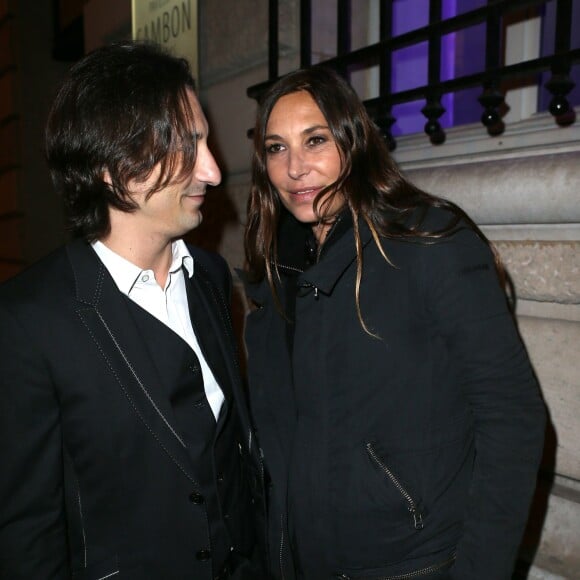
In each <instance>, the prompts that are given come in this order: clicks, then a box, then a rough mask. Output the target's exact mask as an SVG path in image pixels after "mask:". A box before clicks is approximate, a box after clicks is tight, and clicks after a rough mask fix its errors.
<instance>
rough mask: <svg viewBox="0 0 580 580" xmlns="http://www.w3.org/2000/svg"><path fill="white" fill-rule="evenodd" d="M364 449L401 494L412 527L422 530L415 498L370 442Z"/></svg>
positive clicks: (421, 518) (421, 516) (421, 521)
mask: <svg viewBox="0 0 580 580" xmlns="http://www.w3.org/2000/svg"><path fill="white" fill-rule="evenodd" d="M366 449H367V452H368V454H369V455H370V457H371V459H372V460H373V461H374V462H375V463H376V464H377V465H378V466H379V468H380V469H381V471H382V472H383V473H385V474H386V476H387V477H388V478H389V480H390V481H391V483H392V484H393V485H394V486H395V487H396V488H397V490H398V492H399V493H400V494H401V496H403V499H404V500H405V501H406V502H407V509H408V510H409V512H410V514H411V516H412V517H413V527H414V528H415V529H416V530H422V529H423V527H424V524H423V514H421V512H420V510H419V508H418V506H417V504H416V503H415V500H414V499H413V498H412V497H411V495H410V494H409V492H408V491H407V490H406V489H405V488H404V487H403V485H402V484H401V482H400V481H399V480H398V479H397V477H396V476H395V475H394V474H393V472H392V471H391V470H390V469H389V468H388V467H387V466H386V465H385V462H384V461H383V460H382V459H381V458H380V457H379V456H378V455H377V453H376V451H375V450H374V448H373V444H372V443H367V444H366Z"/></svg>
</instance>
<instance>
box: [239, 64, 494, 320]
mask: <svg viewBox="0 0 580 580" xmlns="http://www.w3.org/2000/svg"><path fill="white" fill-rule="evenodd" d="M299 91H306V92H308V93H309V94H310V96H311V97H312V98H313V99H314V101H315V102H316V104H317V105H318V107H319V108H320V111H321V112H322V114H323V115H324V117H325V119H326V121H327V123H328V127H329V129H330V132H331V133H332V136H333V138H334V141H335V142H336V146H337V148H338V151H339V154H340V157H341V171H340V175H339V177H338V179H337V181H336V182H335V183H334V184H332V185H331V186H329V187H328V188H326V189H324V190H323V191H321V192H320V193H319V194H318V196H317V198H316V200H315V204H314V207H315V212H316V213H317V214H318V216H319V219H320V221H321V222H324V221H325V219H327V218H328V216H325V213H324V212H325V208H327V207H331V206H332V199H333V198H334V197H335V196H337V195H339V196H343V198H344V202H345V204H346V206H347V207H348V209H349V210H350V213H351V215H352V218H353V224H354V236H355V246H356V254H357V260H356V262H357V278H356V289H355V294H356V298H355V299H356V305H357V311H358V313H359V319H360V321H361V324H362V325H363V327H364V328H365V329H366V325H365V324H364V321H363V320H362V316H361V314H360V305H359V291H360V282H361V279H362V269H363V256H362V242H361V237H360V232H359V223H360V221H359V220H360V219H362V220H364V222H366V224H367V225H368V227H369V229H370V231H371V233H372V236H373V238H374V241H375V243H376V245H377V247H378V249H379V250H380V251H381V253H382V255H383V256H384V257H385V259H386V260H387V261H388V257H387V256H386V254H385V252H384V250H383V247H382V245H381V241H380V238H381V237H384V238H410V237H413V238H417V237H420V238H426V239H434V238H440V237H444V236H447V235H449V234H450V233H452V232H453V231H454V229H455V228H456V226H457V225H458V223H459V222H460V221H464V222H466V223H467V224H469V225H470V226H471V227H473V228H474V230H475V231H476V232H477V233H478V234H479V235H480V236H481V237H482V238H484V239H485V237H484V236H483V234H482V233H481V232H480V230H479V229H478V228H477V226H476V225H475V224H474V223H473V221H472V220H471V219H470V218H469V217H468V216H467V215H466V214H465V212H463V211H462V210H461V209H460V208H459V207H457V206H456V205H455V204H453V203H451V202H449V201H447V200H443V199H440V198H438V197H435V196H433V195H430V194H428V193H426V192H424V191H422V190H421V189H419V188H418V187H416V186H415V185H413V184H412V183H410V182H409V181H408V180H407V179H406V178H405V177H404V176H403V175H402V173H401V171H400V170H399V168H398V166H397V164H396V163H395V161H394V160H393V159H392V157H391V155H390V153H389V150H388V148H387V146H386V143H385V139H384V138H383V136H382V135H381V133H380V131H379V129H378V128H377V126H376V125H375V124H374V123H373V122H372V120H371V119H370V117H369V116H368V114H367V112H366V109H365V107H364V105H363V104H362V102H361V101H360V99H359V98H358V96H357V94H356V93H355V91H354V90H353V89H352V87H351V86H350V85H349V84H348V83H347V82H346V81H345V80H344V79H343V78H342V77H340V76H339V75H338V74H337V73H335V72H334V71H332V70H330V69H328V68H323V67H312V68H309V69H302V70H297V71H295V72H292V73H289V74H288V75H286V76H284V77H282V78H281V79H279V80H278V81H277V82H276V83H274V84H273V85H272V86H271V87H270V89H269V90H268V91H267V92H266V94H265V95H264V96H263V98H262V100H261V101H260V104H259V107H258V112H257V117H256V125H255V128H254V153H253V160H252V188H251V192H250V198H249V201H248V220H247V225H246V231H245V250H246V261H247V268H248V274H249V276H250V279H251V280H253V281H259V280H262V279H263V278H264V277H266V278H267V279H268V282H269V285H270V287H271V289H272V292H273V294H274V296H276V290H275V284H274V280H275V278H277V277H278V268H277V248H276V245H277V235H278V223H279V220H280V212H281V203H280V199H279V195H278V192H277V191H276V189H275V188H274V187H273V186H272V184H271V183H270V180H269V178H268V172H267V167H266V146H265V135H266V128H267V124H268V119H269V117H270V114H271V112H272V109H273V108H274V106H275V104H276V103H277V102H278V100H279V99H280V98H281V97H283V96H285V95H288V94H291V93H295V92H299ZM323 198H324V201H323V202H322V203H321V200H322V199H323ZM431 207H440V208H446V209H447V210H449V211H450V214H449V215H450V220H449V222H448V223H447V224H446V225H445V227H444V228H443V229H440V230H437V231H429V230H428V229H426V228H425V227H424V225H423V219H424V217H425V215H426V214H427V212H428V210H429V208H431ZM497 262H498V259H497V255H496V263H497Z"/></svg>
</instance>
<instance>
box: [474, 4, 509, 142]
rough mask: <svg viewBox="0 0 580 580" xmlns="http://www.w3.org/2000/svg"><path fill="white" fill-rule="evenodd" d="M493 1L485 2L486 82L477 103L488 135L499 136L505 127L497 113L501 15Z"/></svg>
mask: <svg viewBox="0 0 580 580" xmlns="http://www.w3.org/2000/svg"><path fill="white" fill-rule="evenodd" d="M494 3H495V0H487V4H488V8H487V9H488V15H487V19H486V30H485V71H486V80H485V81H484V83H483V93H482V94H481V96H479V97H478V99H477V100H478V101H479V102H480V104H481V105H482V107H483V109H484V110H483V114H482V115H481V122H482V124H483V125H484V126H485V127H486V128H487V132H488V133H489V134H490V135H501V133H503V132H504V129H505V125H504V122H503V121H502V118H501V113H500V111H499V109H500V107H502V106H503V105H504V102H505V97H504V94H503V92H502V91H500V89H499V81H498V74H497V73H498V71H499V68H500V66H501V57H500V54H501V53H500V50H501V37H500V27H501V15H500V12H499V9H498V8H497V7H496V6H493V4H494Z"/></svg>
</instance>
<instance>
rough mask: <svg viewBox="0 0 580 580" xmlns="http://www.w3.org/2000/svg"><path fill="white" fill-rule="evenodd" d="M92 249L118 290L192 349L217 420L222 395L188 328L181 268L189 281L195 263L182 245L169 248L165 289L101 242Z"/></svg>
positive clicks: (192, 332) (190, 329)
mask: <svg viewBox="0 0 580 580" xmlns="http://www.w3.org/2000/svg"><path fill="white" fill-rule="evenodd" d="M92 246H93V248H94V250H95V252H96V253H97V255H98V256H99V258H100V260H101V261H102V262H103V264H104V265H105V268H107V270H108V271H109V273H110V274H111V276H112V278H113V280H114V281H115V284H116V285H117V287H118V288H119V290H120V291H121V292H122V293H123V294H125V295H126V296H128V297H129V298H130V299H131V300H133V302H135V303H136V304H138V305H139V306H141V308H143V309H145V310H146V311H147V312H149V314H151V315H153V316H155V318H157V319H158V320H160V321H161V322H163V324H165V325H166V326H168V327H169V328H171V330H173V332H175V333H176V334H178V335H179V336H180V337H181V338H182V339H183V340H185V342H187V344H189V346H190V347H191V348H192V349H193V351H194V352H195V354H196V355H197V358H199V362H200V365H201V372H202V376H203V386H204V389H205V395H206V397H207V400H208V402H209V405H210V407H211V410H212V412H213V414H214V417H215V418H216V419H217V417H218V416H219V412H220V409H221V406H222V403H223V401H224V394H223V391H222V390H221V388H220V386H219V385H218V383H217V381H216V379H215V377H214V374H213V373H212V371H211V369H210V368H209V365H208V364H207V361H206V360H205V357H204V356H203V353H202V352H201V348H200V346H199V342H198V340H197V337H196V336H195V332H194V331H193V327H192V325H191V319H190V317H189V306H188V304H187V291H186V288H185V278H184V275H183V274H184V271H183V268H182V266H183V267H184V268H185V270H186V271H187V273H188V276H189V277H190V278H191V277H192V276H193V272H194V261H193V258H192V256H191V254H190V253H189V251H188V249H187V246H186V245H185V242H184V241H183V240H177V241H176V242H173V244H172V245H171V253H172V256H173V258H172V261H171V266H170V267H169V274H168V276H167V280H166V282H165V288H161V286H159V284H158V283H157V281H156V280H155V276H154V274H153V270H141V268H139V267H138V266H136V265H135V264H133V263H132V262H129V261H128V260H126V259H125V258H122V257H121V256H119V254H117V253H115V252H113V251H112V250H110V249H109V248H108V247H107V246H105V244H103V243H102V242H99V241H97V242H94V243H93V244H92Z"/></svg>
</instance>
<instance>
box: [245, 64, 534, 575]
mask: <svg viewBox="0 0 580 580" xmlns="http://www.w3.org/2000/svg"><path fill="white" fill-rule="evenodd" d="M254 147H255V149H254V157H253V184H252V191H251V196H250V200H249V205H248V221H247V228H246V257H247V269H248V271H247V273H246V281H247V284H246V288H247V293H248V296H249V298H250V299H251V301H252V303H253V305H254V308H253V309H252V312H251V313H250V314H249V315H248V319H247V325H246V345H247V349H248V371H249V392H250V400H251V406H252V413H253V417H254V422H255V424H256V427H257V434H258V439H259V443H260V446H261V448H262V451H263V457H264V467H265V476H266V478H267V479H268V480H269V482H270V486H269V497H268V509H269V540H270V554H269V555H270V567H271V573H272V576H273V577H274V578H285V579H286V580H288V579H290V578H306V579H311V580H321V579H325V578H331V577H335V578H345V579H346V578H353V579H354V578H361V579H363V578H364V579H369V580H370V579H377V580H378V579H379V578H380V579H385V580H387V579H389V578H393V579H395V578H401V579H402V578H413V577H416V576H417V577H425V578H430V579H435V578H437V579H442V578H453V579H461V580H477V579H481V580H483V579H485V580H490V579H491V580H495V579H497V580H500V579H504V578H505V579H508V578H510V577H511V572H512V568H513V565H514V561H515V558H516V553H517V548H518V545H519V542H520V540H521V536H522V533H523V528H524V524H525V521H526V517H527V511H528V508H529V503H530V500H531V496H532V492H533V490H534V485H535V477H536V471H537V466H538V463H539V458H540V455H541V451H542V441H543V429H544V420H545V411H544V407H543V403H542V401H541V397H540V395H539V389H538V385H537V383H536V380H535V378H534V374H533V372H532V369H531V366H530V363H529V360H528V357H527V355H526V352H525V349H524V347H523V345H522V343H521V340H520V338H519V336H518V333H517V330H516V328H515V325H514V321H513V317H512V315H511V313H510V311H509V308H508V305H507V300H506V296H505V293H504V292H503V288H502V285H501V283H500V282H501V275H498V272H499V273H501V266H500V265H499V261H498V260H497V259H496V256H495V253H494V252H493V250H492V249H491V247H490V245H489V243H488V242H487V240H486V239H485V237H484V236H483V234H482V233H481V231H480V230H479V229H478V228H477V227H476V225H475V224H474V223H473V222H472V220H471V219H469V217H468V216H467V215H466V214H465V213H464V212H463V211H462V210H461V209H460V208H458V207H457V206H456V205H454V204H452V203H450V202H448V201H445V200H443V199H440V198H437V197H435V196H432V195H430V194H428V193H426V192H423V191H421V190H420V189H418V188H417V187H415V186H414V185H412V184H411V183H410V182H409V181H408V180H407V179H406V178H405V177H404V176H403V175H402V173H401V171H400V170H399V169H398V167H397V165H396V164H395V162H394V161H393V160H392V158H391V156H390V154H389V152H388V149H387V148H386V146H385V142H384V140H383V138H382V136H381V134H380V132H379V131H378V129H377V128H376V126H375V125H374V124H373V123H372V121H371V120H370V118H369V117H368V115H367V113H366V111H365V108H364V106H363V104H362V103H361V101H360V100H359V99H358V97H357V95H356V93H355V92H354V91H353V89H352V88H351V87H350V86H349V85H348V83H346V82H345V81H344V80H343V79H342V78H341V77H340V76H338V75H337V74H336V73H334V72H332V71H330V70H328V69H324V68H311V69H307V70H301V71H296V72H293V73H290V74H289V75H286V76H285V77H283V78H282V79H280V80H279V81H277V82H276V83H275V84H274V85H273V86H272V87H271V88H270V89H269V90H268V92H267V93H266V95H265V96H264V97H263V99H262V101H261V103H260V105H259V109H258V113H257V120H256V127H255V133H254Z"/></svg>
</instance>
